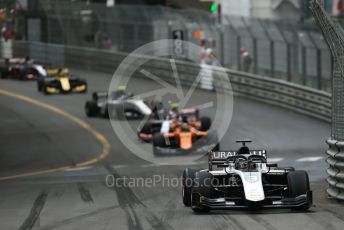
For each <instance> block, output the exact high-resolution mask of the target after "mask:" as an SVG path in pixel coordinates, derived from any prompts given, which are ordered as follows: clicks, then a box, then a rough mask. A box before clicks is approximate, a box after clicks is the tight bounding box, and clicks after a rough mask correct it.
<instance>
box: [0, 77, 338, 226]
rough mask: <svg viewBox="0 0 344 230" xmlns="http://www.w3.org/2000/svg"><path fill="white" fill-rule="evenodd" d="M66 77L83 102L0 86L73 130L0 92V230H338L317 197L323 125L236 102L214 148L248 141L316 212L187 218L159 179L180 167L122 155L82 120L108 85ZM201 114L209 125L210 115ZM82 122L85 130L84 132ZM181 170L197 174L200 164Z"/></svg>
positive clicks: (331, 208) (109, 135)
mask: <svg viewBox="0 0 344 230" xmlns="http://www.w3.org/2000/svg"><path fill="white" fill-rule="evenodd" d="M75 72H76V74H78V75H82V76H83V77H85V78H87V80H88V82H89V93H88V94H87V95H85V94H71V95H53V96H44V95H42V94H40V93H38V92H37V90H36V84H35V83H34V82H19V81H11V80H1V81H0V89H1V90H6V92H12V93H14V94H16V95H24V96H26V97H29V98H31V99H33V100H36V101H39V102H40V103H45V104H48V105H51V106H54V107H56V108H58V109H60V110H61V111H65V112H66V113H68V114H69V115H71V116H73V117H74V118H76V120H78V119H79V121H81V124H80V123H78V122H76V121H75V120H71V119H70V117H68V116H67V117H66V116H63V115H61V114H58V113H56V112H54V111H51V110H48V109H46V108H44V107H41V106H37V105H34V104H32V103H31V102H28V101H23V100H20V99H19V98H15V97H12V96H8V95H4V94H3V93H1V96H0V105H1V106H0V130H1V132H0V153H1V154H0V229H4V230H6V229H9V230H12V229H20V230H22V229H73V230H74V229H130V230H140V229H240V230H243V229H255V230H260V229H268V230H275V229H286V230H289V229H312V230H316V229H343V226H344V225H343V224H344V214H343V213H344V212H343V211H344V209H343V206H342V204H341V203H338V202H336V201H334V200H332V199H328V198H327V197H326V194H325V191H324V190H325V189H326V183H325V181H324V180H325V178H326V173H325V169H326V163H325V162H324V161H325V153H324V151H325V150H326V148H327V146H326V144H325V140H326V138H327V137H328V136H329V133H330V127H329V124H327V123H324V122H321V121H318V120H316V119H312V118H309V117H306V116H303V115H300V114H297V113H293V112H290V111H288V110H285V109H281V108H278V107H274V106H270V105H266V104H262V103H257V102H254V101H249V100H245V99H241V98H235V101H234V102H235V104H234V115H233V120H232V123H231V125H230V128H229V130H228V132H227V134H226V135H225V137H224V138H223V140H222V142H221V146H222V148H223V149H233V148H234V149H235V148H237V147H238V145H235V144H234V141H235V139H237V138H250V139H253V141H254V144H253V146H254V147H257V148H265V149H267V150H268V154H269V156H270V158H271V160H272V161H274V162H278V163H279V164H280V165H282V166H294V167H296V168H297V169H303V170H307V171H308V172H309V174H310V178H311V187H312V189H313V191H314V203H315V205H316V207H313V208H311V209H310V211H309V212H305V213H296V212H291V211H289V210H262V211H250V210H244V211H220V212H218V211H217V212H212V213H210V214H205V215H196V214H194V213H193V212H192V211H191V209H189V208H186V207H184V206H183V204H182V200H181V187H180V186H173V185H168V181H167V180H165V179H166V178H179V177H180V176H181V173H182V170H183V169H184V168H185V167H186V166H185V165H165V164H161V165H156V164H152V163H151V162H147V161H145V160H143V159H141V158H139V157H138V156H136V155H135V154H132V153H131V152H130V151H128V150H127V149H126V147H125V146H124V145H123V144H122V143H121V142H120V141H119V140H118V138H117V137H116V135H115V134H114V132H113V130H112V128H111V125H110V123H109V121H108V120H105V119H101V118H93V119H90V118H87V117H86V116H85V114H84V110H83V106H84V103H85V101H86V100H87V99H88V98H89V97H90V94H91V92H92V91H94V90H103V89H106V88H107V86H108V84H109V82H110V79H111V76H110V75H107V74H101V73H95V72H85V71H76V70H75ZM149 84H150V83H147V82H146V81H145V80H141V79H137V80H135V82H134V84H132V88H131V89H130V90H132V91H139V90H140V89H141V88H142V87H144V86H147V85H149ZM135 87H136V88H135ZM196 94H197V96H196V98H197V99H199V100H201V98H202V97H204V98H210V97H212V96H213V95H212V94H213V93H212V92H205V91H201V90H199V91H197V92H196ZM197 99H192V101H191V104H192V103H193V102H195V101H193V100H197ZM195 103H196V104H197V103H198V101H197V102H195ZM204 114H207V115H209V116H211V115H212V112H211V110H209V111H204ZM82 122H86V123H88V124H90V127H91V128H90V129H85V127H83V123H82ZM92 131H95V132H99V133H98V134H100V135H101V136H102V137H104V138H105V139H107V140H108V141H109V144H110V145H111V148H110V151H109V154H108V155H107V156H106V158H105V159H103V160H99V159H98V160H97V157H98V156H99V154H100V153H101V152H102V151H103V150H104V143H103V142H102V141H101V140H99V139H97V137H98V138H99V136H97V133H96V134H95V133H93V132H92ZM100 139H101V138H100ZM92 159H93V160H94V159H96V160H94V161H92V164H85V165H79V166H82V167H75V168H73V166H75V165H78V164H80V163H82V162H88V161H90V160H92ZM190 167H193V168H202V167H206V163H205V161H204V159H200V161H198V162H195V163H194V164H192V165H190ZM32 173H35V174H36V175H31V174H32ZM108 175H112V176H114V177H115V178H119V179H118V180H117V181H118V185H119V186H113V187H109V186H106V183H105V181H106V177H107V176H108ZM154 175H156V178H155V179H156V180H159V178H160V179H162V180H163V181H160V182H158V181H157V182H156V183H155V184H153V185H152V186H133V187H130V186H129V185H128V184H127V186H123V183H127V182H128V181H125V179H123V178H124V177H127V178H153V177H154ZM158 177H159V178H158ZM161 177H164V178H161ZM170 182H171V181H170Z"/></svg>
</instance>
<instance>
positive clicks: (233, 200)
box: [183, 140, 313, 212]
mask: <svg viewBox="0 0 344 230" xmlns="http://www.w3.org/2000/svg"><path fill="white" fill-rule="evenodd" d="M237 142H241V143H242V147H241V148H240V149H239V150H238V151H216V152H209V159H208V163H209V168H208V169H204V170H193V169H189V168H187V169H185V170H184V172H183V203H184V205H185V206H189V207H190V206H191V208H192V210H193V211H195V212H204V211H210V210H215V209H234V208H289V209H292V210H298V211H305V210H308V209H309V208H310V207H311V206H312V204H313V199H312V191H311V190H310V186H309V179H308V174H307V172H305V171H295V169H294V168H293V167H288V168H278V167H277V164H269V163H267V154H266V151H265V150H250V149H249V148H248V147H247V146H246V145H245V143H246V142H251V141H250V140H242V141H237ZM215 167H216V168H215Z"/></svg>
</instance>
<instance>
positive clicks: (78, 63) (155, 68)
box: [3, 41, 331, 122]
mask: <svg viewBox="0 0 344 230" xmlns="http://www.w3.org/2000/svg"><path fill="white" fill-rule="evenodd" d="M3 46H4V45H3ZM11 53H12V55H13V56H27V55H29V56H30V57H32V58H33V59H35V60H37V61H40V62H45V63H53V64H55V65H60V66H63V65H66V66H70V67H76V68H83V69H88V70H93V71H100V72H106V73H114V72H115V70H116V68H117V67H118V66H119V64H120V63H121V61H122V60H123V59H124V58H125V57H126V56H127V54H126V53H120V52H111V51H106V50H99V49H93V48H80V47H73V46H63V45H52V44H46V43H33V42H30V43H28V42H19V41H18V42H13V43H12V52H11ZM140 58H146V59H147V62H146V63H145V64H144V66H145V67H144V68H145V69H147V70H148V71H150V72H152V73H153V74H155V75H156V76H159V77H161V78H163V79H164V80H166V81H170V82H174V78H173V74H172V69H171V65H170V62H169V60H168V59H162V58H155V57H144V56H140ZM176 64H177V69H178V72H179V75H180V77H181V80H182V82H183V83H184V84H187V85H191V84H192V83H193V81H194V80H195V79H196V77H197V75H198V74H199V72H200V66H199V65H197V64H193V63H189V62H183V61H178V60H177V61H176ZM212 69H213V76H214V87H215V88H216V90H222V91H224V92H228V89H224V88H223V86H222V84H221V81H223V80H224V78H227V77H229V78H230V81H231V86H232V90H233V93H234V94H235V95H240V96H242V97H246V98H249V99H253V100H257V101H261V102H265V103H269V104H273V105H277V106H281V107H284V108H287V109H290V110H293V111H296V112H299V113H302V114H305V115H307V116H311V117H315V118H318V119H321V120H324V121H327V122H329V121H330V117H331V94H329V93H327V92H324V91H319V90H315V89H312V88H309V87H305V86H301V85H297V84H295V83H290V82H286V81H284V80H278V79H272V78H268V77H262V76H258V75H254V74H250V73H244V72H239V71H235V70H230V69H223V68H218V67H213V68H212ZM223 71H225V72H226V74H227V75H225V74H223ZM138 75H139V74H138Z"/></svg>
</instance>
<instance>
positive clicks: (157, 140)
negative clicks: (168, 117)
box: [153, 133, 166, 147]
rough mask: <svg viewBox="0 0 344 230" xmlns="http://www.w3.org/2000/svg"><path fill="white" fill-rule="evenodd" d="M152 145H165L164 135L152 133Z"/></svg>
mask: <svg viewBox="0 0 344 230" xmlns="http://www.w3.org/2000/svg"><path fill="white" fill-rule="evenodd" d="M153 146H154V147H166V141H165V137H164V135H162V134H161V133H155V134H154V135H153Z"/></svg>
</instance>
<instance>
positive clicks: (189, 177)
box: [182, 168, 198, 207]
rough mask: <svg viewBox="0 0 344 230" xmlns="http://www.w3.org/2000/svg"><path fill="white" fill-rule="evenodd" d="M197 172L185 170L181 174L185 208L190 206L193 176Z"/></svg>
mask: <svg viewBox="0 0 344 230" xmlns="http://www.w3.org/2000/svg"><path fill="white" fill-rule="evenodd" d="M197 171H198V170H196V169H190V168H186V169H185V170H184V172H183V188H182V189H183V193H182V194H183V203H184V205H185V206H187V207H190V206H191V190H192V185H193V180H194V179H195V174H196V172H197Z"/></svg>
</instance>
